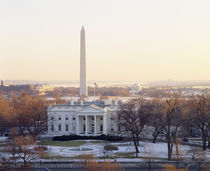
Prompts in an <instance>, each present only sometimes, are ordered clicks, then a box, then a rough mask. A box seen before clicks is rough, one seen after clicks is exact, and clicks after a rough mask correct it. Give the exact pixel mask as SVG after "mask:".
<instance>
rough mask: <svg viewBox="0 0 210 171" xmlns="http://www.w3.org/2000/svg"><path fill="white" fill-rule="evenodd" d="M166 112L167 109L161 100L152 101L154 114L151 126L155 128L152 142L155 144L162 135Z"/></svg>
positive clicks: (152, 114)
mask: <svg viewBox="0 0 210 171" xmlns="http://www.w3.org/2000/svg"><path fill="white" fill-rule="evenodd" d="M164 112H165V108H164V106H163V103H162V102H161V101H160V100H159V99H154V100H153V101H152V113H151V120H150V124H151V126H153V128H154V131H153V134H152V135H153V140H152V142H153V143H155V142H156V140H157V137H158V135H160V134H161V133H162V130H163V127H164Z"/></svg>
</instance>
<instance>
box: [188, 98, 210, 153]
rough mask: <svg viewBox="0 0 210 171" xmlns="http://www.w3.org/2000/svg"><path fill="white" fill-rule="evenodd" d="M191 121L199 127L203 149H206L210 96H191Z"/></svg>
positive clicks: (209, 123)
mask: <svg viewBox="0 0 210 171" xmlns="http://www.w3.org/2000/svg"><path fill="white" fill-rule="evenodd" d="M190 103H191V111H190V112H191V121H192V123H193V125H194V126H196V127H197V128H198V129H200V131H201V134H202V142H203V146H202V147H203V150H206V142H207V137H208V131H209V127H210V98H209V97H206V96H204V95H202V96H199V97H197V98H196V97H193V98H191V101H190Z"/></svg>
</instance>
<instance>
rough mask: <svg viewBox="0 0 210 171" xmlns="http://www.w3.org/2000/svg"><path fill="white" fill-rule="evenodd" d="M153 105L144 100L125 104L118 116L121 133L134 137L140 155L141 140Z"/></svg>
mask: <svg viewBox="0 0 210 171" xmlns="http://www.w3.org/2000/svg"><path fill="white" fill-rule="evenodd" d="M150 108H151V104H150V103H149V102H148V101H146V100H143V99H139V100H135V101H131V102H129V103H127V104H123V105H122V106H121V107H120V110H119V111H118V114H117V124H118V128H120V130H119V131H120V132H121V133H124V134H127V135H129V136H131V137H132V141H133V143H134V146H135V150H136V157H138V153H139V149H138V146H139V140H140V139H139V138H140V134H141V132H142V130H143V129H144V126H145V125H146V124H147V123H148V121H149V116H150Z"/></svg>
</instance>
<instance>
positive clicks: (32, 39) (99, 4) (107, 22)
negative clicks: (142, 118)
mask: <svg viewBox="0 0 210 171" xmlns="http://www.w3.org/2000/svg"><path fill="white" fill-rule="evenodd" d="M82 25H84V26H85V31H86V44H87V49H86V51H87V79H88V80H126V81H130V80H131V81H148V80H166V79H173V80H210V0H0V61H1V63H0V79H18V80H19V79H21V80H22V79H24V80H25V79H29V80H78V79H79V59H80V54H79V51H80V50H79V48H80V46H79V45H80V42H79V41H80V30H81V27H82Z"/></svg>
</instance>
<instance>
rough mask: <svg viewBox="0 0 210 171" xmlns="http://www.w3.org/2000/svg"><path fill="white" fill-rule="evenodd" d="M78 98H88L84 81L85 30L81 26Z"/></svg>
mask: <svg viewBox="0 0 210 171" xmlns="http://www.w3.org/2000/svg"><path fill="white" fill-rule="evenodd" d="M80 36H81V37H80V38H81V40H80V96H81V97H82V96H83V97H84V96H88V92H87V81H86V52H85V29H84V27H83V26H82V30H81V33H80Z"/></svg>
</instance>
